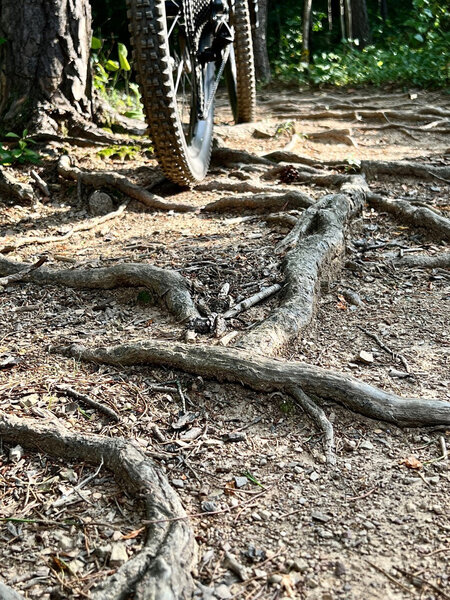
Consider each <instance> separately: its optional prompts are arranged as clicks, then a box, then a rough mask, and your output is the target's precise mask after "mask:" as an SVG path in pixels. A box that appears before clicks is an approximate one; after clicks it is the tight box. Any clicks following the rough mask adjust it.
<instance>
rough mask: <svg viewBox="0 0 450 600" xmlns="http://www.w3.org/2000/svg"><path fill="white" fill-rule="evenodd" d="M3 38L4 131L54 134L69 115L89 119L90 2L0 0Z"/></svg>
mask: <svg viewBox="0 0 450 600" xmlns="http://www.w3.org/2000/svg"><path fill="white" fill-rule="evenodd" d="M0 38H4V39H5V40H6V42H5V43H3V44H2V45H0V122H1V123H2V129H3V130H4V131H5V130H11V129H13V130H19V131H20V130H21V129H23V128H25V127H28V128H30V129H31V130H32V131H39V132H50V133H55V132H56V131H57V130H58V121H60V120H61V119H63V118H64V119H67V116H68V115H72V116H75V117H78V118H84V119H87V120H91V118H92V80H91V70H90V62H89V53H90V42H91V7H90V4H89V0H20V2H17V0H0ZM18 75H19V76H18Z"/></svg>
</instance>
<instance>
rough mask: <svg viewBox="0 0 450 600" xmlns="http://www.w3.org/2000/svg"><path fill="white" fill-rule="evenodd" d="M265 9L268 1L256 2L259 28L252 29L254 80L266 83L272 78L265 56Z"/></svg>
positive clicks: (260, 0)
mask: <svg viewBox="0 0 450 600" xmlns="http://www.w3.org/2000/svg"><path fill="white" fill-rule="evenodd" d="M267 9H268V0H259V2H258V21H259V26H258V27H256V28H255V29H253V53H254V55H255V70H256V79H257V80H258V81H264V82H268V81H270V80H271V78H272V74H271V72H270V63H269V56H268V54H267Z"/></svg>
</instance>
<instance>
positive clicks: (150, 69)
mask: <svg viewBox="0 0 450 600" xmlns="http://www.w3.org/2000/svg"><path fill="white" fill-rule="evenodd" d="M127 6H128V20H129V28H130V33H131V42H132V45H133V58H134V62H135V66H136V69H137V73H138V82H139V87H140V91H141V95H142V102H143V104H144V109H145V113H146V120H147V124H148V127H149V133H150V137H151V139H152V142H153V145H154V150H155V154H156V157H157V159H158V162H159V164H160V166H161V168H162V170H163V171H164V173H165V175H166V176H167V177H168V178H169V179H171V180H172V181H174V182H175V183H178V184H180V185H191V184H195V183H197V182H199V181H201V180H202V179H203V178H204V177H205V175H206V172H207V170H208V167H209V162H210V158H211V144H212V132H213V118H214V102H213V94H214V75H215V64H214V62H206V63H204V64H200V63H199V61H198V60H197V58H196V57H197V56H198V53H199V48H192V47H191V43H190V41H189V40H190V36H189V35H188V32H187V30H186V24H185V18H184V14H183V6H182V1H181V0H127ZM206 35H208V34H207V33H206ZM199 40H200V41H199V44H204V45H205V44H206V45H208V44H210V43H211V39H205V40H202V39H201V38H200V37H199Z"/></svg>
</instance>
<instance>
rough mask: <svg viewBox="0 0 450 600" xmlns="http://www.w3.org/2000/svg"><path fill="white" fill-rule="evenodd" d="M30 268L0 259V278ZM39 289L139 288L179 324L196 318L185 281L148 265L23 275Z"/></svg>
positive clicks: (42, 271)
mask: <svg viewBox="0 0 450 600" xmlns="http://www.w3.org/2000/svg"><path fill="white" fill-rule="evenodd" d="M29 267H30V265H28V264H25V263H17V262H13V261H10V260H7V259H5V258H0V275H10V274H13V273H19V272H20V271H22V270H24V269H29ZM27 279H28V280H29V281H33V282H34V283H38V284H40V285H43V284H44V285H46V284H50V285H63V286H66V287H70V288H77V289H97V290H100V289H101V290H110V289H113V288H116V287H122V286H142V287H145V288H147V289H148V290H149V291H150V293H151V295H152V296H154V300H155V302H158V303H159V304H160V305H162V306H164V307H165V308H166V309H167V310H169V312H170V313H171V314H173V315H174V316H175V317H176V318H177V319H179V320H180V321H184V320H187V319H191V318H195V317H198V316H199V313H198V312H197V309H196V308H195V305H194V303H193V301H192V298H191V295H190V293H189V290H188V285H187V282H186V280H185V279H184V278H183V277H182V276H181V275H180V274H179V273H177V272H176V271H171V270H168V269H160V268H159V267H153V266H152V265H146V264H136V263H125V264H119V265H114V266H112V267H104V268H99V269H61V270H58V271H56V270H54V269H43V268H41V269H40V270H39V271H33V272H30V273H28V274H27Z"/></svg>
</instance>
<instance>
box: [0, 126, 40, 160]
mask: <svg viewBox="0 0 450 600" xmlns="http://www.w3.org/2000/svg"><path fill="white" fill-rule="evenodd" d="M27 136H28V130H27V129H24V131H23V133H22V136H20V135H17V133H13V132H12V131H10V132H9V133H7V134H6V135H5V137H7V138H11V139H12V140H14V142H15V143H14V147H12V148H9V147H4V146H3V145H2V144H0V164H2V165H13V164H24V163H32V164H37V163H38V162H39V161H40V156H39V153H38V152H36V151H35V150H32V149H31V148H29V147H28V145H29V144H34V143H35V142H34V140H32V139H30V138H29V137H27Z"/></svg>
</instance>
